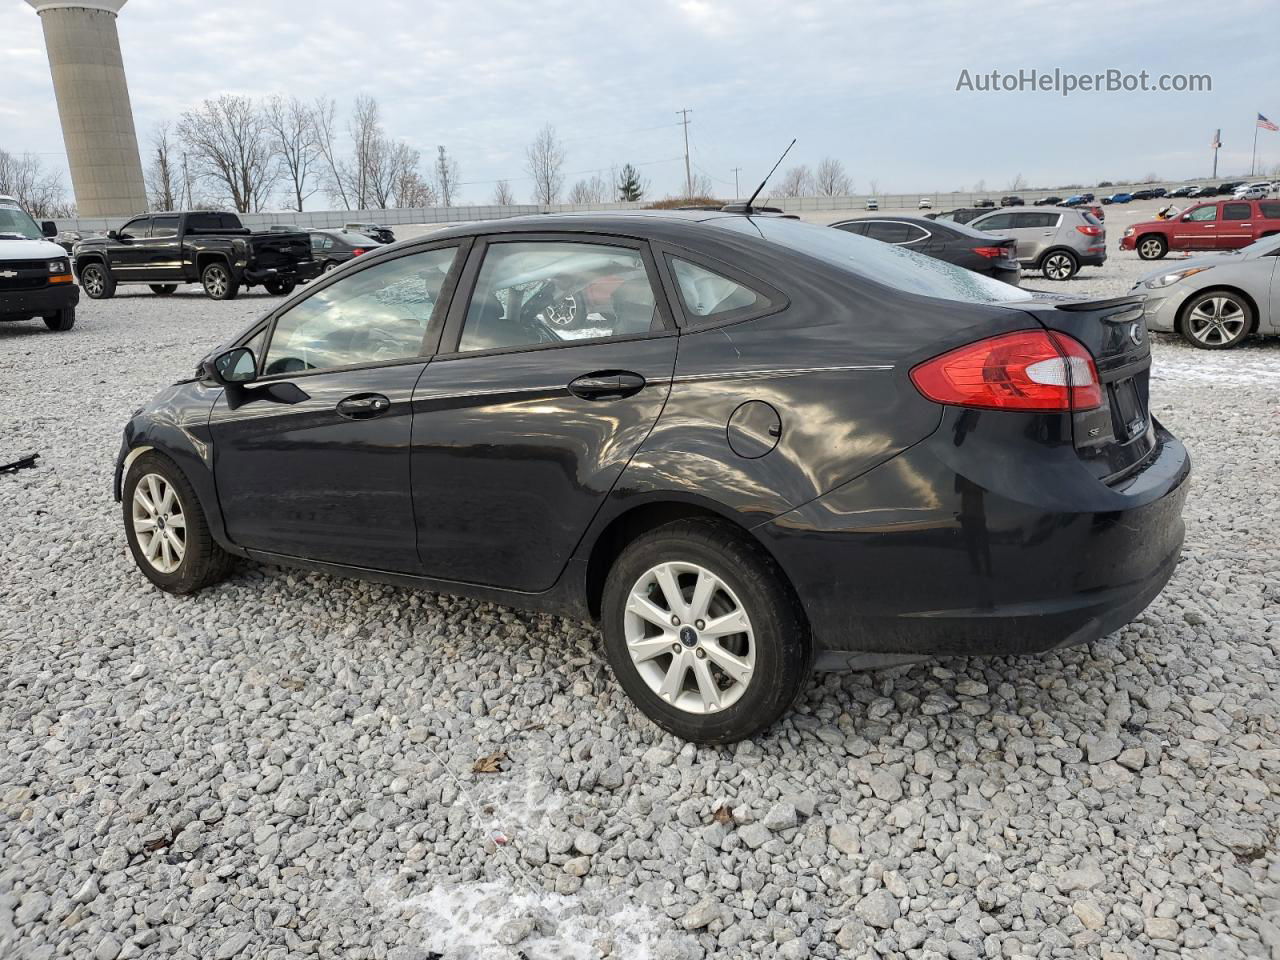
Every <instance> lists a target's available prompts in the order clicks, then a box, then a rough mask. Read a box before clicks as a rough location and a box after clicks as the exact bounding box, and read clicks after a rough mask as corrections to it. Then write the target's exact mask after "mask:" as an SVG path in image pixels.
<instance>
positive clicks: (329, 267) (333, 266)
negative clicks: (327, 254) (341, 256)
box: [323, 260, 338, 273]
mask: <svg viewBox="0 0 1280 960" xmlns="http://www.w3.org/2000/svg"><path fill="white" fill-rule="evenodd" d="M337 269H338V262H337V261H336V260H330V261H329V262H328V263H326V264H325V265H324V271H323V272H324V273H332V272H333V271H334V270H337Z"/></svg>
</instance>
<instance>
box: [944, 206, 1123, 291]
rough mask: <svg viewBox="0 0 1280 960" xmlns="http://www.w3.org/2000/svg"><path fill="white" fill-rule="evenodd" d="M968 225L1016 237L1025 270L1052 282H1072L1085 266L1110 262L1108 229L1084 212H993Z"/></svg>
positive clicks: (1061, 208) (985, 231) (1059, 208)
mask: <svg viewBox="0 0 1280 960" xmlns="http://www.w3.org/2000/svg"><path fill="white" fill-rule="evenodd" d="M969 226H971V227H973V228H974V229H975V230H981V231H983V232H984V233H998V234H1000V236H1002V237H1013V239H1014V240H1016V241H1017V242H1018V260H1019V261H1020V262H1021V263H1022V266H1023V268H1024V269H1030V270H1039V271H1040V272H1041V273H1043V274H1044V275H1045V276H1046V277H1047V278H1049V279H1050V280H1070V279H1071V278H1072V277H1074V276H1075V275H1076V272H1077V271H1078V270H1079V269H1080V268H1081V267H1082V266H1086V265H1088V266H1094V267H1100V266H1102V265H1103V264H1104V263H1105V262H1106V260H1107V231H1106V228H1105V227H1104V226H1103V225H1102V222H1101V221H1100V220H1098V219H1097V217H1095V216H1094V215H1093V214H1091V213H1089V212H1087V211H1085V210H1073V209H1071V208H1069V207H1058V208H1055V209H1052V210H993V211H992V212H991V213H988V214H986V215H984V216H981V217H978V218H976V219H974V220H970V221H969Z"/></svg>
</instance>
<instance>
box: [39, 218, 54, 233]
mask: <svg viewBox="0 0 1280 960" xmlns="http://www.w3.org/2000/svg"><path fill="white" fill-rule="evenodd" d="M40 232H41V233H43V234H44V235H45V236H46V237H56V236H57V235H58V225H57V224H56V223H54V222H53V221H52V220H42V221H41V222H40Z"/></svg>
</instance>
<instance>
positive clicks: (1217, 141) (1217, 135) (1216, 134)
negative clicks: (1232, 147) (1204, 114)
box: [1209, 130, 1222, 150]
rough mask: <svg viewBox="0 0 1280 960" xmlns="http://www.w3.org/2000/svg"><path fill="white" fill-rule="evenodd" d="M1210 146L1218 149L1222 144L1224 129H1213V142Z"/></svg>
mask: <svg viewBox="0 0 1280 960" xmlns="http://www.w3.org/2000/svg"><path fill="white" fill-rule="evenodd" d="M1209 146H1211V147H1213V149H1215V150H1217V149H1218V148H1219V147H1220V146H1222V131H1221V130H1215V131H1213V143H1211V144H1209Z"/></svg>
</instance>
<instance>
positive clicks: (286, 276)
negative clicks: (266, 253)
mask: <svg viewBox="0 0 1280 960" xmlns="http://www.w3.org/2000/svg"><path fill="white" fill-rule="evenodd" d="M322 268H323V265H322V264H321V263H320V261H318V260H304V261H302V262H301V263H297V264H293V265H292V266H284V267H246V268H245V271H244V275H245V279H247V280H250V281H252V282H253V283H262V282H263V281H265V280H294V281H303V280H314V279H315V278H316V277H318V276H320V271H321V269H322Z"/></svg>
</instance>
